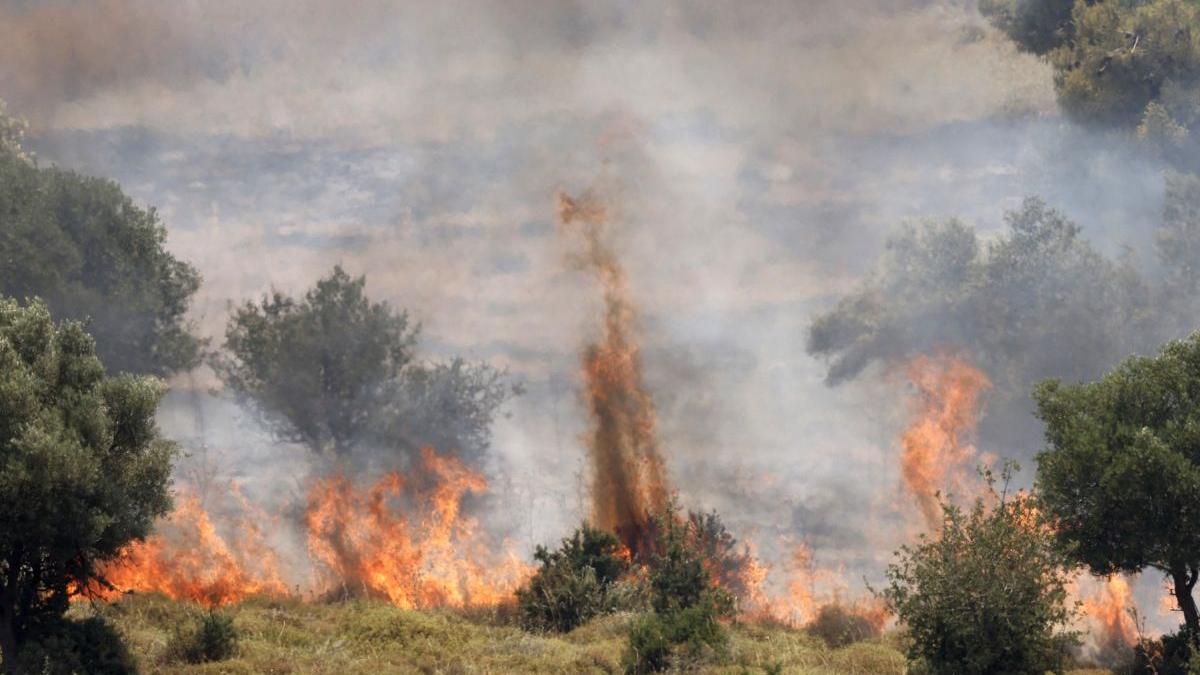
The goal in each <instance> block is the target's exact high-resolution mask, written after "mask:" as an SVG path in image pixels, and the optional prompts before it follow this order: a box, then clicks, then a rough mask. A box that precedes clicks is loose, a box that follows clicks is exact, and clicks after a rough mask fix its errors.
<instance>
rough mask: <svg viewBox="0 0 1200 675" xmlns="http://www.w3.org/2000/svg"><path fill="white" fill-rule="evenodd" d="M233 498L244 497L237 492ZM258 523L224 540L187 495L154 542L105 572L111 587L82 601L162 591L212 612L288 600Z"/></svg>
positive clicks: (133, 549) (245, 522)
mask: <svg viewBox="0 0 1200 675" xmlns="http://www.w3.org/2000/svg"><path fill="white" fill-rule="evenodd" d="M234 494H236V495H237V496H238V497H239V498H240V496H241V495H240V492H238V491H237V490H236V487H235V488H234ZM242 501H243V506H247V505H246V504H245V502H244V500H242ZM255 521H256V519H255V518H250V517H243V518H239V519H238V520H237V522H236V526H235V528H234V529H235V530H236V531H237V536H236V537H235V538H226V537H225V536H223V535H222V534H221V533H220V532H218V530H217V528H216V526H214V525H213V522H212V519H211V518H210V517H209V514H208V512H207V511H205V510H204V508H203V506H202V505H201V503H200V500H199V498H197V497H196V496H195V495H192V494H183V495H181V496H179V497H177V499H176V503H175V510H174V511H173V512H172V513H171V515H170V516H169V517H168V518H167V519H166V520H165V521H164V522H161V523H160V524H159V526H158V530H157V532H156V533H155V534H154V535H153V536H151V537H150V538H148V539H146V540H145V541H141V542H135V543H134V544H132V545H131V546H129V547H128V548H126V549H125V550H124V551H123V552H122V553H121V555H120V556H119V557H118V558H117V559H115V560H113V561H111V562H109V563H107V564H106V565H105V566H104V567H103V568H102V569H101V577H102V578H103V579H104V580H105V581H107V582H108V584H109V587H105V586H101V585H99V584H93V585H92V587H90V588H88V589H87V590H86V591H85V592H84V595H88V596H91V597H100V598H104V599H114V598H116V597H118V596H120V595H121V594H122V593H124V592H128V591H135V590H136V591H144V592H145V591H158V592H161V593H163V594H164V595H167V596H168V597H171V598H174V599H179V600H191V601H194V602H198V603H201V604H204V605H208V606H214V605H226V604H229V603H234V602H238V601H240V600H242V599H244V598H246V597H248V596H252V595H273V596H283V595H287V593H288V590H287V585H286V584H284V582H283V580H282V577H281V575H280V572H279V559H278V556H277V555H276V554H275V552H274V550H272V549H271V548H270V547H269V546H268V545H267V544H266V542H265V541H264V537H263V533H262V530H261V529H260V527H259V526H258V525H257V524H256V522H255Z"/></svg>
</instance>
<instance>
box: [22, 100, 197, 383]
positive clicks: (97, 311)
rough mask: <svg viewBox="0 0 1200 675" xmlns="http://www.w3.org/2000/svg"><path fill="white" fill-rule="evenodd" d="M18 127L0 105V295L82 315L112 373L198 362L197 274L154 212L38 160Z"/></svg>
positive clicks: (157, 371) (66, 315) (113, 189)
mask: <svg viewBox="0 0 1200 675" xmlns="http://www.w3.org/2000/svg"><path fill="white" fill-rule="evenodd" d="M23 132H24V125H23V124H20V123H17V122H16V121H14V120H12V118H8V117H5V116H4V115H3V110H0V263H2V264H0V293H3V294H5V295H8V296H11V297H15V298H32V297H40V298H42V299H43V300H44V301H45V302H46V304H47V305H48V306H49V307H50V309H51V310H52V311H53V312H54V314H55V316H58V317H60V318H63V319H78V320H83V321H87V322H88V330H89V331H90V332H91V333H92V335H93V336H94V337H95V339H96V349H97V352H98V354H99V355H100V357H101V359H102V360H103V362H104V365H105V366H106V367H107V368H109V369H110V370H111V371H112V372H133V373H143V374H153V375H168V374H170V373H173V372H176V371H179V370H186V369H188V368H191V367H192V366H194V365H196V364H197V363H198V362H199V359H200V351H201V343H200V342H199V341H198V340H197V339H196V337H194V336H193V335H191V334H190V333H189V325H188V323H187V321H186V319H185V315H186V312H187V309H188V303H189V302H190V300H191V298H192V295H193V294H194V293H195V292H196V290H197V289H198V288H199V286H200V276H199V274H198V273H197V272H196V270H195V269H194V268H193V267H192V266H191V265H189V264H187V263H186V262H183V261H181V260H179V259H177V258H175V256H173V255H172V254H171V253H169V252H168V251H167V250H166V249H165V248H164V243H165V240H166V229H165V228H164V227H163V225H162V223H161V222H160V221H159V218H158V214H157V213H156V212H155V210H154V209H148V210H147V209H142V208H141V207H139V206H137V205H136V204H134V202H133V200H132V199H130V198H129V197H128V196H127V195H125V193H123V192H122V191H121V188H120V187H119V186H118V185H117V184H116V183H113V182H112V181H108V180H104V179H100V178H91V177H87V176H83V175H80V174H78V173H75V172H73V171H66V170H63V169H58V168H54V167H48V168H47V167H41V166H38V165H37V164H36V163H35V162H33V161H31V159H30V158H29V156H28V155H26V154H25V153H24V152H23V151H22V149H21V144H20V139H21V136H22V134H23Z"/></svg>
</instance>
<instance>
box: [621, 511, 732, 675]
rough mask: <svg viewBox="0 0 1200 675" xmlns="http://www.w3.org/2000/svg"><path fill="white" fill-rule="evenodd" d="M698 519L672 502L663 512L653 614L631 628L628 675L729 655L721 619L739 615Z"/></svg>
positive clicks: (653, 584) (653, 565)
mask: <svg viewBox="0 0 1200 675" xmlns="http://www.w3.org/2000/svg"><path fill="white" fill-rule="evenodd" d="M696 530H697V523H696V521H695V520H694V519H686V520H685V519H681V518H678V517H676V514H675V509H674V508H673V506H672V507H671V508H669V509H668V510H667V511H666V513H664V514H662V515H660V516H658V517H657V518H656V522H655V532H656V535H657V537H658V541H656V542H655V546H654V550H655V551H656V552H655V554H654V555H653V557H652V559H651V562H650V604H651V606H652V608H653V610H654V611H653V613H652V614H648V615H646V616H644V617H642V618H641V619H639V620H638V621H636V622H634V624H633V625H632V626H631V627H630V630H629V645H628V647H627V649H626V652H625V657H624V667H625V672H626V673H633V674H641V673H650V672H656V671H659V670H663V669H665V668H666V667H667V666H668V665H671V664H672V663H673V662H686V661H689V660H698V659H700V658H704V657H715V658H717V659H720V660H724V659H726V658H727V657H728V651H729V650H728V644H729V636H728V634H727V633H726V630H725V627H724V626H722V625H721V622H720V619H722V618H726V617H731V616H733V614H734V601H733V597H732V596H731V595H730V594H729V593H728V592H727V591H725V590H724V589H723V588H720V587H719V586H717V585H716V583H715V579H714V577H713V575H712V573H711V571H710V570H709V569H708V568H707V567H706V565H705V556H704V554H705V550H704V549H703V547H701V546H698V545H697V543H698V542H700V541H702V537H700V536H698V532H697V531H696Z"/></svg>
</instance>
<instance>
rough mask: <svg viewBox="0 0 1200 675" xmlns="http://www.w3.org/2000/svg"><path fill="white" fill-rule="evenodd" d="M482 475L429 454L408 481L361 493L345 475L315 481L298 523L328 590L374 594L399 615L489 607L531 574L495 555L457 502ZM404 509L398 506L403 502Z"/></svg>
mask: <svg viewBox="0 0 1200 675" xmlns="http://www.w3.org/2000/svg"><path fill="white" fill-rule="evenodd" d="M486 488H487V482H486V481H485V480H484V479H483V476H481V475H479V474H478V473H475V472H473V471H471V470H470V469H468V468H467V467H466V466H465V465H464V464H463V463H462V462H461V461H459V460H458V459H456V458H454V457H451V456H439V455H437V454H436V453H435V452H434V451H433V449H432V448H425V449H423V450H422V451H421V454H420V464H419V466H418V467H417V468H416V469H415V470H414V471H413V472H412V474H411V475H408V476H405V475H402V474H400V473H397V472H393V473H389V474H388V475H386V476H384V477H383V478H381V479H380V480H379V481H377V482H376V483H375V484H374V485H371V486H370V487H369V488H367V489H366V490H359V489H357V488H356V487H355V486H354V485H353V484H352V483H351V481H349V480H348V479H347V478H346V477H345V476H343V475H334V476H331V477H328V478H325V479H323V480H321V481H318V482H317V483H316V484H315V485H314V486H313V489H312V491H311V492H310V494H309V500H308V510H307V512H306V514H305V521H306V523H307V525H308V547H309V552H310V554H311V555H312V557H313V559H314V560H316V561H318V562H319V563H321V564H322V565H323V566H324V567H325V568H326V569H327V574H326V575H325V580H324V586H325V590H326V592H338V591H341V592H343V593H347V592H348V593H357V592H359V591H364V592H366V593H367V594H371V595H381V596H383V597H386V598H387V599H388V600H390V601H391V602H392V603H394V604H396V605H399V606H401V607H404V608H417V607H436V606H454V607H461V606H467V605H491V604H497V603H499V602H500V601H501V600H503V599H505V598H507V597H508V596H510V595H511V594H512V592H513V590H514V589H515V588H516V587H517V586H518V585H520V583H522V582H523V581H524V580H525V579H526V578H527V577H528V576H529V575H530V574H531V573H532V569H531V568H530V567H529V566H528V565H526V564H525V563H523V562H521V560H520V559H519V558H518V557H517V555H516V554H514V553H513V552H512V551H511V550H509V551H508V552H507V553H506V554H505V555H502V556H497V555H496V554H495V553H493V547H492V546H491V544H490V542H489V541H488V540H487V539H486V537H483V536H481V534H480V530H479V526H478V523H477V521H476V520H475V519H473V518H470V517H468V516H464V515H463V514H462V513H461V506H462V499H463V497H464V496H465V495H467V494H479V493H482V492H483V491H484V490H485V489H486ZM406 502H407V505H408V507H409V508H405V503H406Z"/></svg>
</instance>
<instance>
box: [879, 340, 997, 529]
mask: <svg viewBox="0 0 1200 675" xmlns="http://www.w3.org/2000/svg"><path fill="white" fill-rule="evenodd" d="M906 373H907V376H908V379H909V381H910V382H912V384H913V385H914V386H915V387H916V389H917V395H916V396H915V397H914V398H913V417H912V421H911V423H910V424H909V425H908V427H907V428H906V429H905V430H904V433H903V435H902V436H901V437H900V444H901V446H902V447H903V449H904V450H903V454H902V455H901V458H900V472H901V475H902V477H903V479H904V486H905V488H906V489H907V490H908V492H909V493H910V494H911V495H912V497H913V499H915V500H916V503H917V507H918V509H919V510H920V512H921V516H922V517H923V518H924V519H925V524H926V526H928V528H929V529H937V528H938V527H939V525H940V523H941V509H940V508H939V506H938V501H937V494H938V491H939V490H943V489H946V488H951V489H954V488H962V487H965V486H964V485H963V484H962V480H961V476H960V475H959V474H958V472H959V470H961V469H962V468H963V467H964V466H965V464H966V463H967V462H968V461H969V460H970V459H971V458H972V457H974V455H975V447H974V446H973V445H971V444H970V443H968V442H966V439H967V438H968V437H969V435H970V434H971V433H973V432H974V430H975V422H976V418H977V416H978V411H979V398H980V395H981V394H982V393H983V391H984V390H986V389H987V388H988V387H990V386H991V382H990V381H989V380H988V378H987V376H986V375H984V374H983V373H982V372H981V371H980V370H978V369H977V368H975V367H974V366H972V365H971V364H969V363H967V362H966V361H963V360H962V359H959V358H955V357H951V356H935V357H930V356H919V357H917V358H915V359H913V360H911V361H910V362H909V363H908V366H907V368H906Z"/></svg>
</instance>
